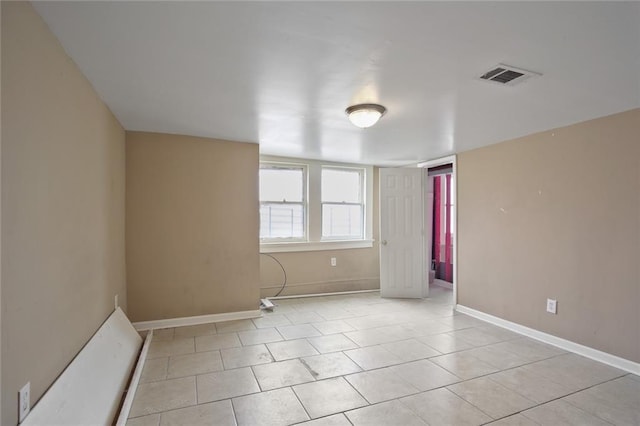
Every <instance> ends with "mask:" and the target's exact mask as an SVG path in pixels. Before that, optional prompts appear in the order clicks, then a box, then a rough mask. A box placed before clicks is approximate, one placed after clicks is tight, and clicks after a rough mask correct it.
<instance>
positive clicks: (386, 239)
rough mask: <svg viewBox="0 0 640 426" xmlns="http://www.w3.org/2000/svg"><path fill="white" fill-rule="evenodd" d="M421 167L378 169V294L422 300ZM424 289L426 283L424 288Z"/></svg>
mask: <svg viewBox="0 0 640 426" xmlns="http://www.w3.org/2000/svg"><path fill="white" fill-rule="evenodd" d="M425 170H426V169H422V168H415V169H413V168H411V169H410V168H388V169H387V168H383V169H380V295H381V296H382V297H403V298H420V297H424V296H425V294H424V291H425V276H428V275H426V271H427V268H426V267H425V264H427V260H426V253H425V244H424V241H425V233H424V225H425V215H424V210H425V209H424V207H425V203H424V201H425V199H424V198H425V197H424V175H425V173H426V172H425ZM426 288H427V289H428V282H427V285H426Z"/></svg>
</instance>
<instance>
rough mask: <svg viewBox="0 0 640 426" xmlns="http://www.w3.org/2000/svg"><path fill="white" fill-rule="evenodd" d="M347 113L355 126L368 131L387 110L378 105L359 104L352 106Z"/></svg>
mask: <svg viewBox="0 0 640 426" xmlns="http://www.w3.org/2000/svg"><path fill="white" fill-rule="evenodd" d="M345 112H346V113H347V116H348V117H349V121H351V123H352V124H353V125H354V126H357V127H360V128H362V129H366V128H367V127H371V126H373V125H374V124H376V123H377V122H378V120H380V117H382V116H383V115H384V114H385V113H386V112H387V109H386V108H385V107H383V106H382V105H378V104H358V105H352V106H350V107H349V108H347V109H346V110H345Z"/></svg>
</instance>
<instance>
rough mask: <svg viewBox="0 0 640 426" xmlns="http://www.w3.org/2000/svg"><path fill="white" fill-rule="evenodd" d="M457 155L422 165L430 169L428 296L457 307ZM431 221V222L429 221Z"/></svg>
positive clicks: (421, 165)
mask: <svg viewBox="0 0 640 426" xmlns="http://www.w3.org/2000/svg"><path fill="white" fill-rule="evenodd" d="M455 160H456V159H455V156H451V157H445V158H442V159H438V160H434V161H428V162H425V163H421V164H419V165H418V166H419V167H423V168H426V169H427V182H426V186H427V188H426V190H427V192H428V193H429V196H428V197H427V198H426V200H425V201H426V205H425V212H426V213H427V215H428V220H427V222H428V223H427V226H430V232H427V233H426V235H427V238H428V241H426V244H427V246H428V247H429V250H427V253H429V257H428V258H427V259H426V260H427V265H429V295H430V298H434V299H439V300H441V301H443V302H445V303H450V304H453V305H455V304H456V301H457V297H456V296H457V295H456V286H455V282H456V258H457V256H456V217H457V215H456V173H455V172H456V170H455V166H456V164H455ZM429 219H430V220H429Z"/></svg>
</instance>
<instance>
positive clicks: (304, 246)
mask: <svg viewBox="0 0 640 426" xmlns="http://www.w3.org/2000/svg"><path fill="white" fill-rule="evenodd" d="M371 247H373V240H343V241H313V242H309V241H300V242H298V241H292V242H288V243H261V244H260V253H286V252H296V251H323V250H346V249H359V248H371Z"/></svg>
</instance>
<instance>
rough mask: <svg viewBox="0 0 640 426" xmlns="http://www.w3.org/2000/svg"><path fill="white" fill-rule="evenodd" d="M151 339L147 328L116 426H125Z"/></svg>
mask: <svg viewBox="0 0 640 426" xmlns="http://www.w3.org/2000/svg"><path fill="white" fill-rule="evenodd" d="M151 339H153V330H149V333H148V334H147V337H146V338H145V339H144V344H143V345H142V351H140V355H138V362H137V363H136V369H135V370H134V371H133V376H132V378H131V382H129V389H127V395H126V397H125V398H124V402H123V403H122V408H121V409H120V414H119V415H118V421H117V422H116V426H125V425H126V424H127V419H128V418H129V413H130V412H131V407H132V406H133V400H134V399H135V397H136V391H137V390H138V383H140V377H142V370H143V369H144V363H145V362H146V361H147V352H149V345H151Z"/></svg>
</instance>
